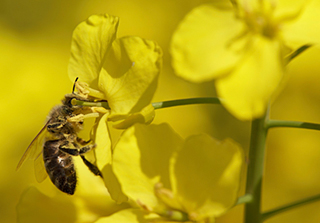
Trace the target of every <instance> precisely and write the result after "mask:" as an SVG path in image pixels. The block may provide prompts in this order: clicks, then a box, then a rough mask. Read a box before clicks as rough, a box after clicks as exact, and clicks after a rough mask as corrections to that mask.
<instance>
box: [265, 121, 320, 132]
mask: <svg viewBox="0 0 320 223" xmlns="http://www.w3.org/2000/svg"><path fill="white" fill-rule="evenodd" d="M266 125H267V128H276V127H291V128H303V129H314V130H320V124H316V123H309V122H297V121H285V120H269V121H267V123H266Z"/></svg>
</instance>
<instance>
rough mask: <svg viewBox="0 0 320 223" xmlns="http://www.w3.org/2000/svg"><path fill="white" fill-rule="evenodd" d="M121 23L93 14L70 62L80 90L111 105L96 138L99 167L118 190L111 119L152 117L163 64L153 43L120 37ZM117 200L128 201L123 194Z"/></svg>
mask: <svg viewBox="0 0 320 223" xmlns="http://www.w3.org/2000/svg"><path fill="white" fill-rule="evenodd" d="M118 24H119V19H118V18H117V17H114V16H110V15H107V14H105V15H93V16H91V17H89V18H88V20H87V21H84V22H82V23H81V24H79V25H78V26H77V27H76V29H75V30H74V33H73V38H72V44H71V58H70V62H69V77H70V79H71V80H72V81H73V80H74V79H75V78H76V77H79V83H78V85H77V86H78V88H80V89H82V91H83V92H82V93H86V94H88V95H89V96H92V97H94V98H97V99H100V100H107V101H108V105H109V107H110V110H109V111H105V112H104V113H105V114H104V115H103V116H102V117H100V118H99V119H98V120H97V122H96V126H95V132H94V142H95V143H96V144H97V147H96V149H95V155H96V159H97V166H98V168H99V169H101V170H102V173H103V175H104V179H105V182H106V184H107V185H108V184H111V185H109V186H108V188H109V190H111V191H113V190H119V188H118V187H117V186H116V185H115V182H111V181H110V179H113V178H112V175H113V174H112V171H111V169H110V165H111V162H112V160H111V141H110V137H109V130H108V127H107V121H113V122H115V125H114V127H116V128H127V127H129V126H130V125H132V124H133V123H135V122H140V123H150V122H151V121H152V119H153V117H154V109H153V107H152V105H151V99H152V97H153V94H154V92H155V90H156V87H157V81H158V76H159V73H160V69H161V65H162V51H161V48H160V47H159V46H158V45H157V44H156V43H155V42H153V41H150V40H145V39H142V38H139V37H135V36H126V37H122V38H117V37H116V34H117V29H118ZM112 188H113V189H112ZM116 193H117V192H114V193H112V194H113V196H116V195H115V194H116ZM119 193H120V194H121V192H119ZM119 196H120V195H119ZM115 199H116V200H117V201H118V202H121V201H123V200H125V198H124V197H123V196H122V198H119V197H118V198H115Z"/></svg>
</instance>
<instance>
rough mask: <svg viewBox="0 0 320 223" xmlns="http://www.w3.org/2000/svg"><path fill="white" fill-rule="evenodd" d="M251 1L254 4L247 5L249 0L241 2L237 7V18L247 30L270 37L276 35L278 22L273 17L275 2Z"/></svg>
mask: <svg viewBox="0 0 320 223" xmlns="http://www.w3.org/2000/svg"><path fill="white" fill-rule="evenodd" d="M250 2H252V1H250ZM253 2H255V3H256V4H255V5H254V4H251V5H249V1H246V0H244V1H243V4H242V5H241V6H240V7H239V14H238V16H239V18H240V19H241V20H242V21H244V23H245V24H246V26H247V28H248V31H249V32H251V33H254V34H260V35H263V36H265V37H267V38H270V39H272V38H275V37H277V35H278V33H279V30H280V23H279V21H276V19H275V18H274V10H275V4H273V3H272V2H271V1H269V0H267V1H264V0H259V1H253Z"/></svg>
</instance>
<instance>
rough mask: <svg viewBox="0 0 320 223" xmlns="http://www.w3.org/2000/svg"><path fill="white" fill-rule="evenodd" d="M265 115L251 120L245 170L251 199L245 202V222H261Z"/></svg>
mask: <svg viewBox="0 0 320 223" xmlns="http://www.w3.org/2000/svg"><path fill="white" fill-rule="evenodd" d="M265 123H266V116H264V117H263V118H260V119H256V120H254V121H252V124H251V139H250V151H249V164H248V170H247V185H246V194H251V195H252V201H251V202H249V203H246V206H245V207H246V210H245V223H261V222H262V221H263V219H262V215H261V188H262V176H263V168H264V154H265V144H266V138H267V128H266V126H265Z"/></svg>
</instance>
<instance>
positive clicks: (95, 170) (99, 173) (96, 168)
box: [80, 155, 103, 178]
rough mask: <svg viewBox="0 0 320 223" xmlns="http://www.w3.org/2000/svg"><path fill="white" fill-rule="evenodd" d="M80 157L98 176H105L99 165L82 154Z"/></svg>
mask: <svg viewBox="0 0 320 223" xmlns="http://www.w3.org/2000/svg"><path fill="white" fill-rule="evenodd" d="M80 157H81V158H82V160H83V162H84V164H86V166H87V167H88V168H89V170H90V171H91V172H92V173H93V174H94V175H96V176H100V177H101V178H103V176H102V173H101V171H100V170H99V169H98V167H97V166H95V165H94V164H92V163H90V162H89V161H88V160H87V159H86V158H85V157H84V156H82V155H80Z"/></svg>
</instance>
